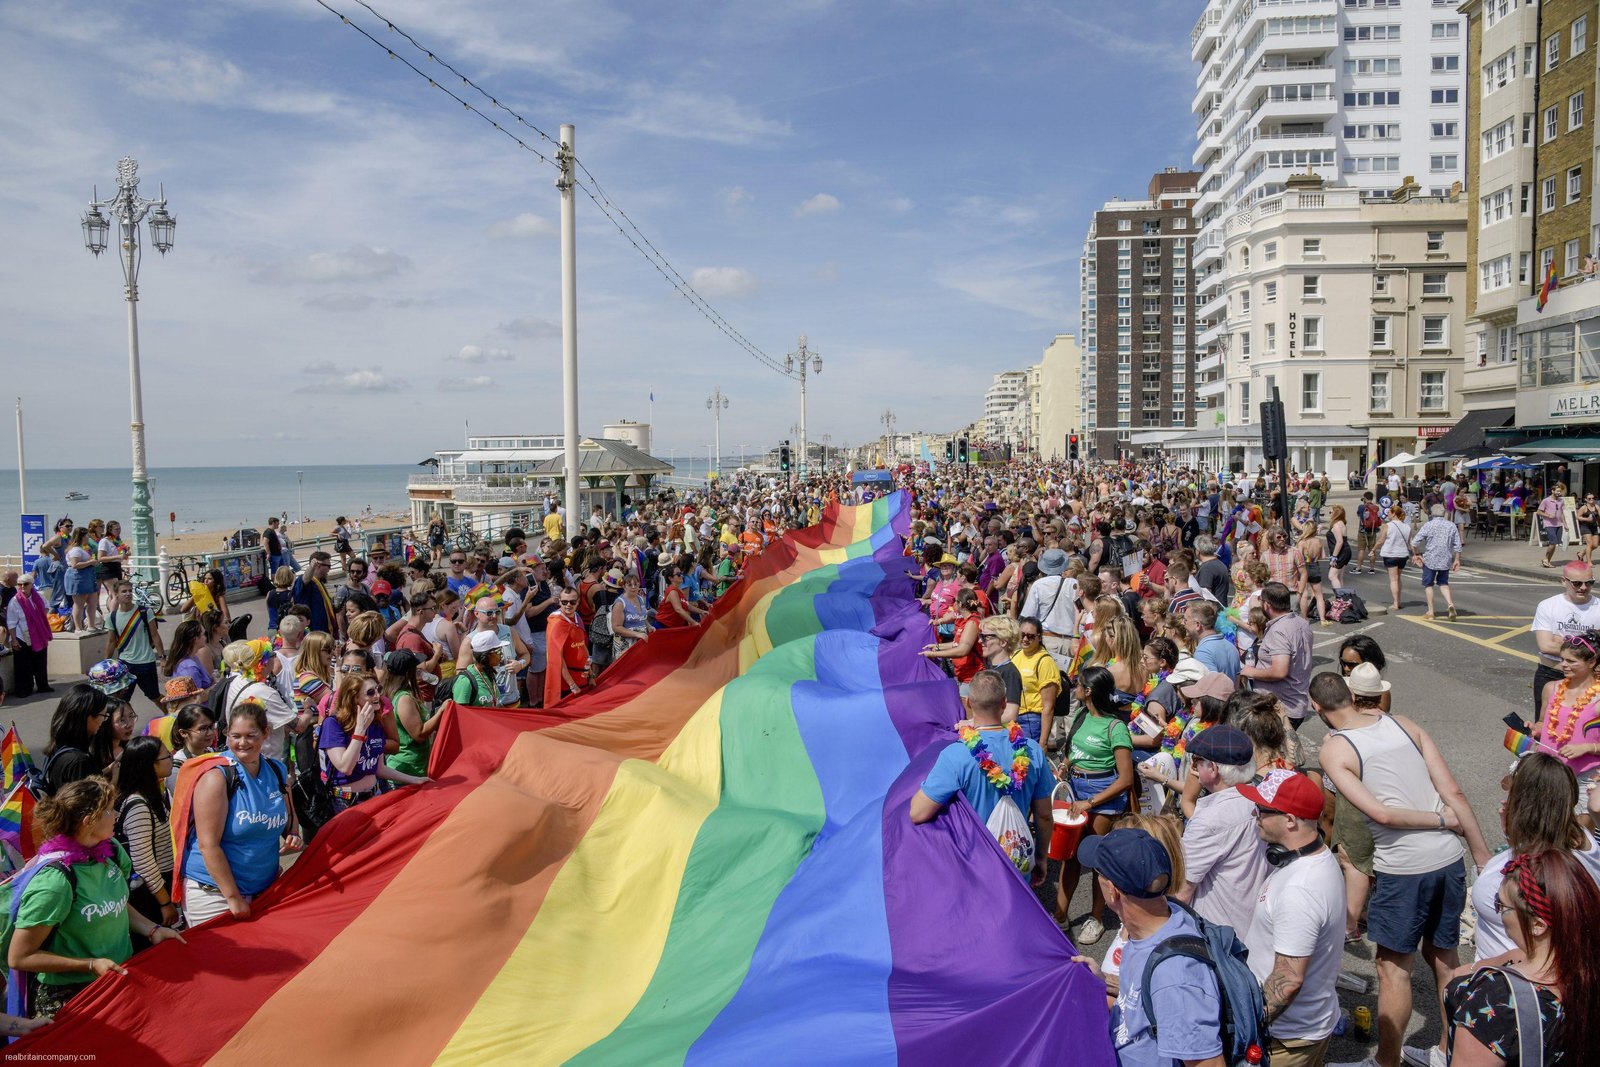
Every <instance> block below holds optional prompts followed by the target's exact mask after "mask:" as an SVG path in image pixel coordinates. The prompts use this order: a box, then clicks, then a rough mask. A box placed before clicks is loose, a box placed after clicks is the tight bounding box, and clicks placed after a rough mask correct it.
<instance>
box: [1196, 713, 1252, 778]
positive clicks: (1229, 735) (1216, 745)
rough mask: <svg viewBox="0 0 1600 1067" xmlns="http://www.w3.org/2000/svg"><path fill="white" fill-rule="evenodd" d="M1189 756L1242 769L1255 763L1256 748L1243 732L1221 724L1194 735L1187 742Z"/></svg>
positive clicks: (1223, 723)
mask: <svg viewBox="0 0 1600 1067" xmlns="http://www.w3.org/2000/svg"><path fill="white" fill-rule="evenodd" d="M1189 755H1191V756H1193V757H1194V758H1195V759H1203V760H1210V761H1211V762H1212V763H1221V764H1226V765H1229V766H1234V767H1243V766H1248V765H1249V764H1251V763H1254V762H1255V758H1256V748H1255V745H1253V744H1252V743H1251V741H1250V738H1249V737H1247V736H1245V732H1244V731H1243V730H1240V729H1237V728H1236V727H1232V726H1229V725H1228V724H1227V723H1225V722H1222V723H1218V724H1217V725H1215V726H1212V727H1210V728H1209V729H1206V730H1203V731H1201V732H1200V733H1198V734H1196V735H1195V737H1194V740H1192V741H1190V742H1189Z"/></svg>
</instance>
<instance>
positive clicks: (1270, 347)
mask: <svg viewBox="0 0 1600 1067" xmlns="http://www.w3.org/2000/svg"><path fill="white" fill-rule="evenodd" d="M1266 328H1267V332H1266V338H1265V340H1266V346H1265V347H1266V351H1267V355H1269V356H1275V355H1277V354H1278V326H1277V324H1276V323H1272V322H1269V323H1267V327H1266Z"/></svg>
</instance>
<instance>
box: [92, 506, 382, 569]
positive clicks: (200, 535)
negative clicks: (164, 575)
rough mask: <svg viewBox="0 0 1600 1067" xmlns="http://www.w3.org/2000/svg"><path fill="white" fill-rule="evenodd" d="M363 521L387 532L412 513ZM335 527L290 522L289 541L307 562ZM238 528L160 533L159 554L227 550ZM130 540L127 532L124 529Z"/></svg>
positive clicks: (368, 526) (325, 521)
mask: <svg viewBox="0 0 1600 1067" xmlns="http://www.w3.org/2000/svg"><path fill="white" fill-rule="evenodd" d="M355 520H359V521H360V523H361V527H362V529H363V530H368V531H370V530H379V529H387V528H391V527H395V526H407V525H409V524H410V521H411V512H410V510H409V509H405V510H401V511H393V512H374V513H373V514H372V515H370V516H368V515H366V514H362V515H359V516H354V517H353V520H352V521H355ZM158 525H159V524H158ZM334 525H335V523H334V520H333V519H309V520H307V522H306V524H305V527H304V528H303V529H302V528H301V526H300V524H299V523H297V522H295V521H294V520H292V519H291V520H290V521H289V523H288V525H287V526H285V527H284V529H285V530H286V531H287V532H288V535H289V540H291V541H292V542H294V545H295V551H296V555H297V556H298V557H299V558H300V559H301V560H302V561H304V559H305V555H306V553H307V552H308V551H310V549H309V547H308V546H309V545H310V544H311V543H312V542H313V541H315V540H316V539H317V538H319V537H321V538H324V539H329V538H331V536H332V534H333V527H334ZM236 529H239V527H236V526H219V527H209V528H200V529H193V530H190V529H184V530H180V531H179V532H178V533H176V534H167V533H162V532H161V531H160V530H159V529H158V530H157V531H156V550H157V551H158V552H159V551H161V550H162V549H165V550H166V551H167V554H168V555H186V556H193V555H198V554H200V553H202V552H218V551H223V550H224V545H223V542H224V540H225V539H226V538H227V537H228V535H230V534H232V533H233V531H234V530H236ZM255 529H256V530H258V531H260V530H265V529H266V527H265V526H257V527H255ZM123 533H124V539H126V534H127V529H126V526H124V529H123Z"/></svg>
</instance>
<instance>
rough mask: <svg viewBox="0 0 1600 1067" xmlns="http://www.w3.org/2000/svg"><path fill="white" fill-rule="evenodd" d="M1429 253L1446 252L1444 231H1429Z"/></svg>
mask: <svg viewBox="0 0 1600 1067" xmlns="http://www.w3.org/2000/svg"><path fill="white" fill-rule="evenodd" d="M1427 251H1429V252H1443V251H1444V231H1443V230H1429V231H1428V247H1427Z"/></svg>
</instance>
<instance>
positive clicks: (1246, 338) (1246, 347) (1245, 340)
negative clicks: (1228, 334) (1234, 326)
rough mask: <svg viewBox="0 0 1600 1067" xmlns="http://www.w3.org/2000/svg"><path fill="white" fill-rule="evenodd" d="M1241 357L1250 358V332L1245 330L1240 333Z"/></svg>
mask: <svg viewBox="0 0 1600 1067" xmlns="http://www.w3.org/2000/svg"><path fill="white" fill-rule="evenodd" d="M1239 358H1240V359H1249V358H1250V333H1249V331H1245V332H1244V333H1241V334H1240V335H1239Z"/></svg>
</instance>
